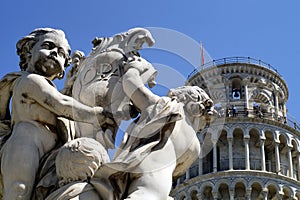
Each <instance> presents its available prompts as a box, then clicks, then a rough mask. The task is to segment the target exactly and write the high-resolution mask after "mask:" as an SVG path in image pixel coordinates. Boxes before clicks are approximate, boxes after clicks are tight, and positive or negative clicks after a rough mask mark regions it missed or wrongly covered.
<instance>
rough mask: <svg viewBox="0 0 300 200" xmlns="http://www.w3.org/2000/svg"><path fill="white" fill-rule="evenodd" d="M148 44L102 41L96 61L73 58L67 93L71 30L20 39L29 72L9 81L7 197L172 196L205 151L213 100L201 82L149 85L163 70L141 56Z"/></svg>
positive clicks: (4, 118) (134, 32)
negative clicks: (201, 137) (202, 134)
mask: <svg viewBox="0 0 300 200" xmlns="http://www.w3.org/2000/svg"><path fill="white" fill-rule="evenodd" d="M144 43H147V44H148V45H149V46H151V45H153V44H154V39H153V37H152V36H151V33H150V32H149V31H148V30H146V29H143V28H134V29H130V30H129V31H127V32H125V33H120V34H117V35H115V36H113V37H108V38H96V39H95V40H94V41H93V44H94V48H93V49H92V52H91V53H90V54H89V55H88V56H87V57H85V55H84V54H83V53H82V52H78V51H75V52H74V54H73V56H72V61H73V65H72V69H71V70H70V71H69V73H68V75H67V79H66V82H65V88H64V89H63V90H62V91H61V92H59V91H57V89H56V88H55V86H54V84H53V83H52V80H54V79H55V78H62V77H63V74H64V70H65V67H66V66H67V65H68V64H69V61H70V60H71V59H70V55H69V54H70V47H69V44H68V41H67V40H66V38H65V35H64V33H63V32H62V31H61V30H54V29H49V28H46V29H37V30H35V31H33V32H32V33H31V34H30V35H28V36H26V37H24V38H22V39H21V40H20V41H19V42H18V43H17V48H18V49H17V50H18V54H19V56H20V67H21V71H20V72H15V73H10V74H8V75H6V76H5V77H4V78H3V79H2V80H1V81H0V88H1V92H0V101H1V102H4V103H3V104H1V106H0V117H1V118H0V125H1V126H0V133H1V135H2V140H1V142H2V147H1V155H2V158H1V176H2V185H3V187H1V188H2V192H1V195H2V196H3V197H2V198H3V199H49V200H51V199H72V198H78V199H105V200H109V199H112V200H117V199H151V200H153V199H163V200H164V199H169V198H170V197H169V196H168V195H169V192H170V190H171V185H172V179H173V178H176V177H178V176H180V175H182V174H183V173H184V172H185V171H186V169H188V167H189V166H190V165H191V164H192V163H193V162H194V161H195V160H196V159H197V157H198V155H199V153H200V145H199V142H198V140H197V137H196V133H197V131H198V130H199V128H202V127H203V126H205V125H206V123H207V121H210V120H211V119H212V116H213V114H214V111H213V102H212V100H211V99H210V98H209V97H208V96H207V94H206V93H205V92H204V91H203V90H202V89H201V88H198V87H192V86H183V87H179V88H176V89H171V90H170V92H169V93H168V94H167V95H166V96H165V97H160V96H157V95H155V94H153V93H152V92H151V90H150V89H149V88H148V87H146V86H145V84H146V83H148V85H149V87H153V86H155V76H156V74H157V71H156V70H155V69H154V67H153V66H152V65H151V63H149V62H148V61H147V60H145V59H144V58H142V57H141V56H140V55H139V53H138V51H139V50H140V49H141V48H142V46H143V44H144ZM10 99H11V101H12V108H13V110H12V116H10V111H9V108H8V105H9V101H10ZM131 118H135V119H134V120H133V121H132V122H131V124H130V126H129V127H128V129H127V130H126V132H125V135H124V138H123V142H122V144H121V145H120V147H118V150H117V152H116V154H115V157H114V158H113V159H112V160H109V157H108V154H107V150H108V149H110V148H114V143H115V137H116V133H117V131H118V128H119V125H120V123H121V121H122V120H130V119H131ZM20 172H22V173H20Z"/></svg>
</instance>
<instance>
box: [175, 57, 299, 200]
mask: <svg viewBox="0 0 300 200" xmlns="http://www.w3.org/2000/svg"><path fill="white" fill-rule="evenodd" d="M187 85H197V86H199V87H201V88H203V89H204V90H205V91H206V92H207V93H208V94H209V95H210V97H211V98H212V99H213V100H214V103H215V109H216V110H217V112H218V117H217V119H216V120H215V121H214V122H213V123H211V124H209V125H208V126H207V127H206V128H204V129H203V130H199V133H198V134H197V137H198V139H199V141H200V144H201V155H200V156H199V159H198V160H197V161H196V162H195V163H194V164H193V165H192V166H191V167H190V169H189V170H188V171H187V172H186V173H185V175H184V176H182V177H180V178H179V179H177V180H175V181H174V184H173V190H172V192H171V195H172V196H173V197H174V199H177V200H183V199H187V200H195V199H201V200H202V199H203V200H204V199H212V200H217V199H229V200H235V199H239V200H240V199H243V200H244V199H245V200H246V199H247V200H250V199H255V200H256V199H263V200H266V199H280V200H281V199H300V124H299V123H298V122H297V121H296V120H295V119H293V118H291V117H289V115H288V113H287V108H286V102H287V100H288V94H289V91H288V87H287V84H286V82H285V81H284V79H283V77H282V76H281V75H280V74H279V73H278V72H277V70H276V69H274V68H273V67H272V66H271V65H269V64H266V63H264V62H263V61H261V60H256V59H253V58H249V57H230V58H224V59H219V60H214V61H212V62H210V63H207V64H205V65H204V66H202V67H201V68H200V69H198V70H195V71H194V72H192V74H191V75H190V76H189V78H188V80H187Z"/></svg>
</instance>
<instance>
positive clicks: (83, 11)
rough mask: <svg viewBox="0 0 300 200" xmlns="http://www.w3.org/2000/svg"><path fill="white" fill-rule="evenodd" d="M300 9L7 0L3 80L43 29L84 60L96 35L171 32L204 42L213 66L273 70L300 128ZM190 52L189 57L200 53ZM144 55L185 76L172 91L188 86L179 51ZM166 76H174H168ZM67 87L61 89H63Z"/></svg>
mask: <svg viewBox="0 0 300 200" xmlns="http://www.w3.org/2000/svg"><path fill="white" fill-rule="evenodd" d="M299 8H300V1H296V0H294V1H279V0H248V1H240V0H226V1H222V0H219V1H217V0H194V1H182V0H180V1H179V0H152V1H148V3H146V1H141V0H140V1H137V0H123V1H115V0H106V1H100V0H85V1H79V0H73V1H70V0H65V1H64V0H51V1H43V0H39V1H38V0H35V1H33V0H26V1H16V0H9V1H3V2H2V4H1V7H0V20H1V21H0V23H1V24H0V25H1V33H0V36H1V37H0V52H1V54H0V76H1V77H2V76H3V75H5V74H6V73H8V72H11V71H16V70H18V69H19V68H18V62H19V59H18V57H17V55H16V49H15V44H16V42H17V40H19V39H20V38H21V37H22V36H24V35H27V34H28V33H29V32H31V31H32V30H33V29H35V28H38V27H53V28H60V29H63V30H64V31H65V33H66V35H67V38H68V39H69V42H70V44H71V47H72V49H73V50H75V49H79V50H82V51H84V52H85V53H86V54H88V53H89V52H90V49H91V47H92V45H91V40H92V39H93V38H94V37H96V36H98V37H101V36H111V35H114V34H116V33H119V32H123V31H126V30H128V29H129V28H133V27H137V26H139V27H159V28H166V29H169V30H172V31H174V32H175V31H177V32H179V33H181V34H184V35H185V37H189V38H191V39H193V40H194V41H196V42H199V41H202V43H203V46H204V48H205V50H206V54H207V55H208V54H209V55H210V57H211V58H212V59H218V58H223V57H230V56H246V57H248V56H250V57H253V58H257V59H261V60H263V61H265V62H267V63H270V64H271V65H272V66H274V67H276V68H277V69H278V71H279V72H280V74H282V76H283V78H284V79H285V80H286V82H287V85H288V87H289V100H288V104H287V107H288V109H289V113H290V114H291V115H293V116H295V117H296V118H297V119H298V121H299V120H300V105H299V104H300V92H299V86H300V82H299V80H300V76H299V75H300V66H299V65H300V63H299V61H298V59H297V58H299V54H300V39H299V36H300V21H299V20H300V13H299ZM172 31H171V33H174V32H172ZM165 41H167V42H169V43H170V44H176V37H175V38H174V37H172V36H170V37H169V34H166V35H165ZM177 43H178V42H177ZM182 45H183V44H182ZM174 48H176V47H174ZM178 48H180V46H179V47H178ZM175 51H176V49H175ZM189 51H190V52H188V53H189V54H190V55H193V53H195V52H194V51H193V52H191V50H189ZM195 51H197V50H195ZM142 53H144V56H145V57H146V58H147V59H148V60H149V61H150V62H153V63H159V64H158V65H157V66H160V65H161V66H168V67H170V68H174V69H175V73H178V74H180V75H182V76H181V77H180V75H178V74H177V75H175V77H176V76H177V78H178V77H179V79H180V81H177V78H174V79H175V81H174V79H172V78H170V77H172V76H171V75H170V76H169V79H168V81H174V86H176V84H181V83H183V82H184V78H186V77H187V75H188V74H189V73H190V72H191V71H192V70H193V67H194V66H193V64H192V65H191V63H188V62H187V61H186V60H185V58H183V59H182V56H181V57H180V56H178V55H177V53H176V52H175V53H174V52H171V53H170V52H166V51H160V50H158V51H157V50H153V52H151V50H150V51H147V50H145V51H143V52H142ZM196 54H198V52H196ZM207 55H206V57H207V58H206V61H207V60H208V56H207ZM192 59H194V60H196V65H197V62H198V64H199V63H200V53H199V58H198V57H197V56H196V58H192ZM168 67H162V68H161V69H162V71H163V70H166V69H169V68H168ZM158 68H159V69H160V67H158ZM162 74H168V75H169V73H168V71H166V72H162ZM161 81H163V78H162V79H161ZM62 83H63V81H60V82H57V84H58V87H61V85H62ZM172 84H173V83H172ZM172 84H170V87H172V86H173V85H172Z"/></svg>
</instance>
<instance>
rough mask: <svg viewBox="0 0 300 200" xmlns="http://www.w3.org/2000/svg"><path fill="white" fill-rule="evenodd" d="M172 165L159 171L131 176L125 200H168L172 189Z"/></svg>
mask: <svg viewBox="0 0 300 200" xmlns="http://www.w3.org/2000/svg"><path fill="white" fill-rule="evenodd" d="M173 170H174V165H169V166H168V167H165V168H163V169H161V170H159V171H154V172H145V173H144V174H133V175H132V176H131V178H132V182H131V184H130V186H129V191H128V197H127V198H126V199H125V200H140V199H143V200H162V199H168V196H169V193H170V191H171V187H172V172H173Z"/></svg>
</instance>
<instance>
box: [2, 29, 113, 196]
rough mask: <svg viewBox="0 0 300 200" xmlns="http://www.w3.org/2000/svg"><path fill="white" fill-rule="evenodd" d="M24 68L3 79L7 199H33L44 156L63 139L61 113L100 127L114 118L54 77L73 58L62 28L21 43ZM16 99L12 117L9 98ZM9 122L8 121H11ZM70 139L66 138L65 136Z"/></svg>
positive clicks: (36, 33) (39, 31)
mask: <svg viewBox="0 0 300 200" xmlns="http://www.w3.org/2000/svg"><path fill="white" fill-rule="evenodd" d="M17 53H18V55H19V56H20V68H21V71H20V72H15V73H10V74H7V75H6V76H4V77H3V79H2V80H1V81H0V88H1V90H0V91H1V92H0V101H1V105H0V121H1V127H2V129H1V130H2V133H3V134H4V135H3V137H2V139H3V138H4V140H3V141H2V142H3V143H5V144H4V145H3V147H2V149H1V175H2V178H3V179H2V181H1V182H3V188H2V189H3V193H2V192H0V194H3V197H2V199H4V200H11V199H31V195H32V190H33V187H34V183H35V178H36V173H37V171H38V168H39V162H40V159H41V158H42V157H43V156H44V155H45V154H47V153H48V152H50V151H51V150H52V149H54V148H55V147H56V146H57V145H58V144H59V142H60V139H61V138H67V137H65V136H63V135H62V131H61V130H59V128H57V127H58V124H59V121H60V120H59V117H64V118H67V119H72V120H76V121H83V122H86V123H90V124H92V125H93V126H95V127H99V126H100V125H102V124H104V123H113V121H112V120H109V119H110V118H109V117H107V115H106V113H105V112H103V108H102V107H91V106H87V105H84V104H82V103H80V102H78V101H77V100H75V99H74V98H72V97H69V96H66V95H63V94H61V93H60V92H59V91H58V90H57V89H56V87H55V85H54V83H53V82H52V80H54V79H56V78H62V77H63V75H64V71H65V68H66V67H67V66H68V65H69V63H70V46H69V44H68V41H67V39H66V37H65V34H64V32H63V31H61V30H57V29H51V28H41V29H36V30H34V31H33V32H31V33H30V34H29V35H28V36H25V37H24V38H22V39H21V40H19V41H18V43H17ZM10 100H11V106H12V110H11V112H12V116H10V110H9V103H10ZM7 125H9V126H7ZM62 142H66V141H62Z"/></svg>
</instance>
